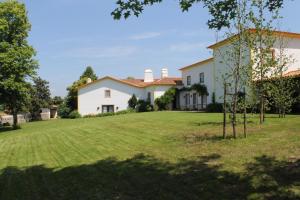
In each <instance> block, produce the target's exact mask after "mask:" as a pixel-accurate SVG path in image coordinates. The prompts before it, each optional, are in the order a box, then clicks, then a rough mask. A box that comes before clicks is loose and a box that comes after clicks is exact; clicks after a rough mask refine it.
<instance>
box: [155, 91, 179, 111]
mask: <svg viewBox="0 0 300 200" xmlns="http://www.w3.org/2000/svg"><path fill="white" fill-rule="evenodd" d="M175 96H176V89H175V88H170V89H169V90H167V91H166V92H165V94H164V95H162V96H161V97H160V98H157V99H155V102H154V103H155V106H156V110H170V109H171V108H170V106H169V105H170V104H172V103H173V101H174V99H175Z"/></svg>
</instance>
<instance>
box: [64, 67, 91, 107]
mask: <svg viewBox="0 0 300 200" xmlns="http://www.w3.org/2000/svg"><path fill="white" fill-rule="evenodd" d="M88 78H90V79H91V80H92V81H95V80H97V75H96V74H95V73H94V70H93V69H92V67H90V66H89V67H87V68H86V69H85V71H84V72H83V73H82V75H81V76H80V78H79V80H77V81H75V82H74V83H73V84H72V85H71V86H69V87H68V88H67V90H68V95H67V97H66V106H67V107H68V108H69V109H70V110H71V111H73V110H77V98H78V87H80V86H82V85H84V84H86V83H87V79H88Z"/></svg>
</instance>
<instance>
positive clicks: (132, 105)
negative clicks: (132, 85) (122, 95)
mask: <svg viewBox="0 0 300 200" xmlns="http://www.w3.org/2000/svg"><path fill="white" fill-rule="evenodd" d="M137 102H138V100H137V98H136V96H135V94H133V95H132V97H131V98H130V99H129V100H128V107H129V108H131V109H135V107H136V105H137Z"/></svg>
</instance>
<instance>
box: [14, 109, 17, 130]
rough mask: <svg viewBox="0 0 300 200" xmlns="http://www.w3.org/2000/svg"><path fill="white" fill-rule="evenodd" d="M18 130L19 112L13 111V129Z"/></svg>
mask: <svg viewBox="0 0 300 200" xmlns="http://www.w3.org/2000/svg"><path fill="white" fill-rule="evenodd" d="M17 128H18V112H17V111H16V110H15V109H14V110H13V129H17Z"/></svg>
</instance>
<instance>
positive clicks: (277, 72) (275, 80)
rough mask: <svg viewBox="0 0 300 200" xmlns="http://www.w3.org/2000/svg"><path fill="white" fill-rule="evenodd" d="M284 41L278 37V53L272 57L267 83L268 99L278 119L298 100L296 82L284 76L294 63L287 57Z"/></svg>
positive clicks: (292, 78) (290, 57)
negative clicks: (272, 61) (275, 110)
mask: <svg viewBox="0 0 300 200" xmlns="http://www.w3.org/2000/svg"><path fill="white" fill-rule="evenodd" d="M287 42H288V41H286V39H284V37H282V36H281V35H279V36H278V37H277V42H276V43H277V44H278V47H279V48H278V49H279V51H278V52H277V54H276V57H274V65H273V66H272V72H271V73H272V79H271V80H270V81H267V82H266V84H267V86H268V91H269V98H270V99H271V102H273V106H275V107H276V108H277V111H278V114H279V117H280V118H283V117H285V114H286V113H287V112H290V110H291V107H292V106H293V104H294V103H295V102H297V100H298V98H299V97H298V96H297V95H296V88H297V86H298V85H297V81H296V80H295V78H294V77H289V76H285V75H284V74H285V72H286V71H287V69H288V66H289V65H290V64H291V63H293V62H294V59H293V57H292V56H287V53H286V43H287Z"/></svg>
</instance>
